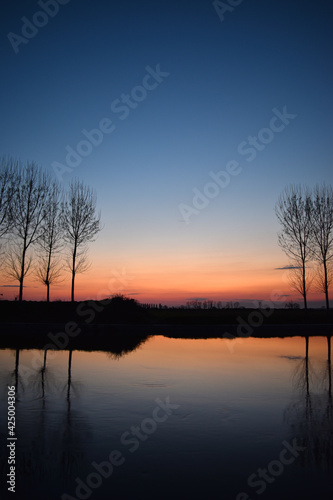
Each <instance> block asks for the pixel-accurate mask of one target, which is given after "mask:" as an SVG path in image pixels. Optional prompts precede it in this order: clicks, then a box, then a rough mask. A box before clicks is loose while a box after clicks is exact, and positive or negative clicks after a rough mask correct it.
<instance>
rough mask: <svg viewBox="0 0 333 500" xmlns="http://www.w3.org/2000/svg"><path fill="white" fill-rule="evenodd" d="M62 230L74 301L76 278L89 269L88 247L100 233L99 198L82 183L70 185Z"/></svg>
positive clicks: (64, 205) (76, 182) (74, 182)
mask: <svg viewBox="0 0 333 500" xmlns="http://www.w3.org/2000/svg"><path fill="white" fill-rule="evenodd" d="M62 227H63V231H64V241H65V242H66V243H67V246H68V252H69V258H68V262H67V264H68V268H69V270H70V272H71V275H72V284H71V300H72V302H73V301H74V284H75V276H76V275H77V274H78V273H83V272H85V271H86V270H87V269H88V268H89V263H88V259H87V244H88V243H89V242H91V241H94V240H95V236H96V235H97V233H98V232H99V231H100V230H101V227H100V214H96V195H95V193H94V192H93V191H92V190H91V189H90V188H89V187H87V186H85V185H84V184H83V183H82V182H81V181H79V180H74V181H72V182H71V183H70V186H69V191H68V193H67V195H66V199H65V202H64V203H63V214H62Z"/></svg>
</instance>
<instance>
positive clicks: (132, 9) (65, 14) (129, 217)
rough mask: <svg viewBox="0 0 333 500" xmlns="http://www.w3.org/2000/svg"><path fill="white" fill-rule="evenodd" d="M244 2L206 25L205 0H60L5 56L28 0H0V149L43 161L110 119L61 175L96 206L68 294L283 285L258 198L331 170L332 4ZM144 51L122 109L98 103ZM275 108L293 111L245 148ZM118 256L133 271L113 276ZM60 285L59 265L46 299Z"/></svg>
mask: <svg viewBox="0 0 333 500" xmlns="http://www.w3.org/2000/svg"><path fill="white" fill-rule="evenodd" d="M257 4H258V5H256V6H255V7H254V6H253V4H252V3H251V2H241V4H240V5H239V6H238V7H237V8H235V9H234V11H232V12H227V13H226V14H225V20H224V21H223V22H221V21H220V19H219V17H218V15H217V13H216V12H215V10H214V7H213V5H212V2H199V1H194V2H191V3H190V4H188V3H186V2H183V3H182V4H181V5H180V4H179V2H175V1H171V2H170V1H168V2H166V1H161V2H156V1H154V2H153V1H148V2H145V4H144V6H143V5H141V4H140V3H138V2H135V1H129V2H125V3H122V2H118V3H116V2H97V3H96V5H95V4H94V6H92V3H91V2H80V3H79V4H78V3H77V2H69V3H68V4H66V5H63V6H62V7H61V8H60V11H59V14H57V15H56V16H55V17H54V19H52V20H50V22H49V23H48V24H47V26H45V27H44V28H42V29H40V32H39V33H38V34H37V35H36V36H35V37H34V38H33V39H31V40H29V42H28V43H27V44H21V45H20V51H19V53H18V54H15V53H14V51H13V50H12V47H11V45H10V43H9V41H8V40H7V38H6V34H7V33H8V32H15V33H20V32H21V31H20V30H21V24H22V21H21V18H22V16H26V17H27V18H28V19H31V18H32V16H33V14H34V12H35V11H36V8H37V4H36V2H35V1H34V0H31V1H27V0H24V1H23V0H19V1H16V2H15V5H14V3H10V2H9V3H8V5H7V6H6V9H5V12H3V15H2V19H1V20H0V28H1V32H2V33H3V35H4V37H3V51H2V65H3V71H2V81H1V84H2V89H3V91H2V93H1V95H0V105H1V109H2V113H1V118H0V128H1V140H2V143H1V144H2V147H1V151H0V155H1V154H6V155H12V156H14V157H20V158H21V160H22V161H25V160H34V161H36V162H37V163H38V164H40V165H42V166H44V167H45V168H46V169H47V170H49V171H51V172H52V171H53V169H52V164H53V162H55V161H57V162H60V163H65V156H66V150H65V148H66V146H70V147H71V148H75V147H76V146H77V144H78V143H79V142H80V141H81V140H82V139H84V136H83V135H82V130H84V129H86V130H88V131H91V130H92V129H94V128H96V127H97V126H98V124H99V122H100V120H101V119H103V118H109V119H111V120H113V122H114V125H115V126H116V129H115V131H114V132H113V133H112V134H111V135H105V137H104V138H103V141H102V143H101V144H100V145H99V146H96V147H94V148H93V150H92V152H91V154H90V155H88V156H86V157H85V158H83V159H82V161H81V162H80V164H79V165H78V166H77V167H75V168H73V169H72V170H71V172H69V173H66V174H65V175H64V177H63V181H64V185H67V183H68V182H69V181H70V179H73V178H74V177H76V176H77V177H79V178H80V179H82V180H83V181H84V182H85V183H86V184H88V185H89V186H91V187H92V188H94V189H95V190H96V191H97V195H98V207H99V208H100V209H101V213H102V223H103V229H102V231H101V233H100V234H99V236H98V238H97V241H96V242H95V243H93V244H92V245H90V249H89V255H90V259H91V261H92V263H93V264H92V268H91V270H90V272H88V273H86V274H85V275H82V276H80V275H78V276H77V284H76V298H77V299H83V298H87V297H89V298H91V297H92V298H94V297H98V296H99V295H103V296H105V294H110V293H114V292H119V291H121V292H124V293H128V294H133V296H135V297H136V298H137V299H138V300H140V301H141V302H153V303H159V302H161V303H168V304H181V303H185V302H186V300H187V299H188V298H189V297H205V298H209V299H211V300H222V301H230V300H234V301H240V302H241V301H242V300H241V299H269V297H270V294H271V292H272V291H273V290H274V289H276V288H277V289H279V290H281V293H282V294H290V293H291V294H292V292H290V289H289V286H288V284H287V282H286V281H285V280H283V271H276V270H275V268H277V267H283V266H286V265H288V263H289V262H288V259H287V257H286V256H285V255H284V253H283V252H282V250H281V249H279V248H278V245H277V234H276V233H277V230H278V224H277V221H276V217H275V214H274V205H275V202H276V201H277V198H278V196H279V194H280V193H281V191H282V190H283V189H284V188H285V186H286V185H288V184H290V183H299V182H303V183H306V184H308V185H310V186H313V185H314V184H315V183H316V182H323V181H326V182H328V183H329V182H331V181H332V170H331V165H332V148H331V144H332V137H331V122H332V107H331V106H330V104H329V103H330V99H331V89H332V62H331V53H330V48H331V46H332V30H331V9H332V6H331V4H329V3H328V2H326V3H325V5H321V7H320V8H318V9H314V7H313V3H312V2H309V1H305V2H302V5H301V6H299V5H298V4H297V3H296V2H284V3H283V5H281V2H279V1H278V0H272V1H270V2H259V1H258V2H257ZM314 11H315V12H314ZM158 64H160V69H161V71H162V72H166V73H169V75H168V76H167V77H165V79H164V80H163V81H162V82H161V83H160V84H159V85H158V86H157V87H156V88H155V89H154V90H151V91H149V92H148V94H147V97H146V98H145V99H144V100H143V101H141V102H139V103H138V105H137V106H136V107H135V109H132V110H131V111H130V113H129V115H128V117H126V119H124V120H122V119H121V118H120V116H121V115H120V114H119V113H115V112H114V111H112V110H111V104H112V102H114V101H115V100H116V99H119V98H120V97H121V95H122V94H130V93H131V90H132V89H133V88H134V87H136V86H138V85H141V83H142V80H143V78H144V76H145V74H146V67H147V66H148V65H149V66H151V67H152V68H156V66H157V65H158ZM285 106H286V109H287V113H290V114H292V115H297V116H296V117H295V118H293V119H291V120H290V123H289V124H288V125H286V126H285V128H284V129H283V130H281V132H275V133H274V137H273V138H272V140H271V141H270V142H268V143H267V144H264V146H263V144H260V145H259V147H258V148H257V150H256V155H255V158H254V159H253V160H252V161H248V160H249V159H250V158H251V156H253V155H250V154H243V152H244V151H245V150H246V149H247V148H248V147H249V145H247V146H246V145H245V146H244V145H243V147H242V148H241V150H239V145H240V144H241V143H244V141H245V142H247V141H248V138H249V137H254V136H255V137H256V136H258V135H259V132H260V131H261V130H262V129H265V128H266V129H267V127H269V126H270V125H269V124H270V120H271V118H272V116H273V111H272V110H273V109H274V108H277V109H278V110H280V111H282V109H283V108H284V107H285ZM263 137H267V132H266V136H265V134H264V135H263ZM252 149H253V146H252ZM254 150H255V148H254ZM232 160H235V161H237V162H238V163H239V165H240V167H241V169H242V171H241V173H240V174H239V175H237V176H234V177H231V180H230V183H229V185H228V186H226V187H225V188H223V189H222V188H221V190H220V192H219V194H218V195H217V196H216V197H215V198H214V199H211V200H210V201H209V203H208V204H207V207H206V208H204V209H202V210H199V212H200V213H199V214H195V215H193V216H192V217H191V218H190V224H186V223H185V221H184V220H183V218H182V215H181V213H180V211H179V204H181V203H184V204H187V205H188V206H193V205H192V203H193V200H192V199H193V196H194V192H193V189H198V190H199V191H200V192H203V190H204V188H205V186H206V184H207V183H208V182H211V181H212V178H211V177H210V175H209V174H210V172H211V171H213V172H215V173H216V172H219V171H220V170H225V169H226V165H227V163H228V162H230V161H232ZM123 269H125V270H126V272H127V273H128V274H129V275H130V276H131V277H133V279H132V280H130V281H129V282H128V283H125V284H122V283H116V282H115V281H114V279H113V276H114V273H121V272H122V270H123ZM110 279H111V280H113V281H112V286H111V287H110V286H109V282H110ZM6 284H8V282H7V280H6V279H5V278H4V276H3V275H1V274H0V293H2V294H3V296H4V298H11V299H12V298H14V296H15V295H17V293H16V290H15V289H13V288H4V287H3V286H2V285H6ZM9 284H10V283H9ZM25 285H26V289H25V298H31V299H43V298H44V297H45V293H44V290H43V289H42V288H41V287H39V286H37V285H36V283H35V282H34V280H33V279H32V277H31V276H30V278H27V280H26V283H25ZM36 286H37V288H35V287H36ZM110 288H111V290H110ZM104 292H105V293H104ZM69 297H70V279H69V276H68V275H66V280H65V281H64V283H63V284H61V285H59V286H56V287H51V298H53V299H54V298H61V299H64V300H68V299H69ZM290 298H293V299H294V300H295V299H298V298H299V297H297V296H296V295H294V294H292V295H291V297H290ZM309 298H310V304H311V300H316V299H318V295H316V293H314V292H313V293H311V294H310V297H309Z"/></svg>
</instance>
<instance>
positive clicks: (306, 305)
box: [302, 261, 308, 310]
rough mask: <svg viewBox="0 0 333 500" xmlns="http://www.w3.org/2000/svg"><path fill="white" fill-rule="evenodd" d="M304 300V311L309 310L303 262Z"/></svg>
mask: <svg viewBox="0 0 333 500" xmlns="http://www.w3.org/2000/svg"><path fill="white" fill-rule="evenodd" d="M302 286H303V299H304V309H305V310H307V308H308V303H307V300H306V282H305V262H304V261H303V283H302Z"/></svg>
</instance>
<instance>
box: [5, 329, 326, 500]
mask: <svg viewBox="0 0 333 500" xmlns="http://www.w3.org/2000/svg"><path fill="white" fill-rule="evenodd" d="M0 363H1V364H0V366H1V368H0V384H1V405H0V419H1V420H0V424H1V427H0V429H1V450H0V453H1V478H0V488H1V498H7V497H8V498H16V499H19V500H21V499H22V500H25V499H34V500H39V499H43V500H53V499H63V500H73V499H88V498H91V500H109V499H110V500H111V499H140V500H141V499H172V500H177V499H200V500H201V499H230V500H231V499H233V500H236V499H237V500H249V499H251V500H256V499H258V500H261V499H269V500H275V499H277V500H282V499H283V500H289V499H290V500H294V499H296V498H300V499H302V500H307V499H309V500H310V499H311V500H312V499H320V500H321V499H326V498H327V499H330V498H332V493H333V480H332V476H333V475H332V472H333V437H332V435H333V408H332V387H331V364H330V344H329V339H327V338H326V337H310V338H309V339H308V341H307V340H306V339H305V338H303V337H294V338H285V339H251V338H250V339H238V340H237V339H235V340H226V339H209V340H183V339H169V338H164V337H161V336H156V337H150V338H148V339H147V340H146V341H145V342H144V343H142V344H141V345H139V346H138V347H137V348H136V349H134V350H132V351H131V352H127V353H126V354H123V355H121V352H120V353H119V351H118V353H112V352H109V353H106V352H83V351H71V352H69V351H47V352H44V351H37V350H1V351H0ZM8 386H10V387H12V386H14V387H15V391H16V415H15V416H16V430H15V436H12V437H16V438H17V439H16V440H14V439H11V438H10V436H9V434H8V432H9V431H8V428H7V410H8V408H7V407H8V402H7V398H8ZM8 438H10V439H8ZM8 444H9V446H7V445H8ZM8 457H9V459H12V460H13V459H14V460H15V465H14V466H15V485H16V486H15V491H16V493H15V494H14V493H12V492H9V491H8V487H9V486H10V484H6V481H7V480H9V477H8V476H7V474H8V473H9V467H10V465H9V464H8ZM12 478H13V477H12Z"/></svg>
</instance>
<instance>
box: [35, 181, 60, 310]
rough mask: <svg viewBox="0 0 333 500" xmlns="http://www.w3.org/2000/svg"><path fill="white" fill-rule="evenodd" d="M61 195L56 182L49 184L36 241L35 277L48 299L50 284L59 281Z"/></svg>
mask: <svg viewBox="0 0 333 500" xmlns="http://www.w3.org/2000/svg"><path fill="white" fill-rule="evenodd" d="M61 195H62V191H61V188H60V185H59V184H58V183H57V182H53V183H52V184H51V186H50V191H49V198H48V200H47V209H46V216H45V218H44V221H43V230H42V233H41V237H40V238H39V240H38V241H37V244H38V247H39V251H38V253H39V260H38V265H37V269H36V277H37V279H38V280H39V281H41V282H42V283H43V284H44V285H45V286H46V300H47V302H49V300H50V285H51V284H54V283H56V282H59V281H60V279H59V278H60V276H61V273H62V268H61V262H60V259H59V252H60V250H61V248H62V247H63V245H64V242H63V229H62V225H61V215H62V213H61Z"/></svg>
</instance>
